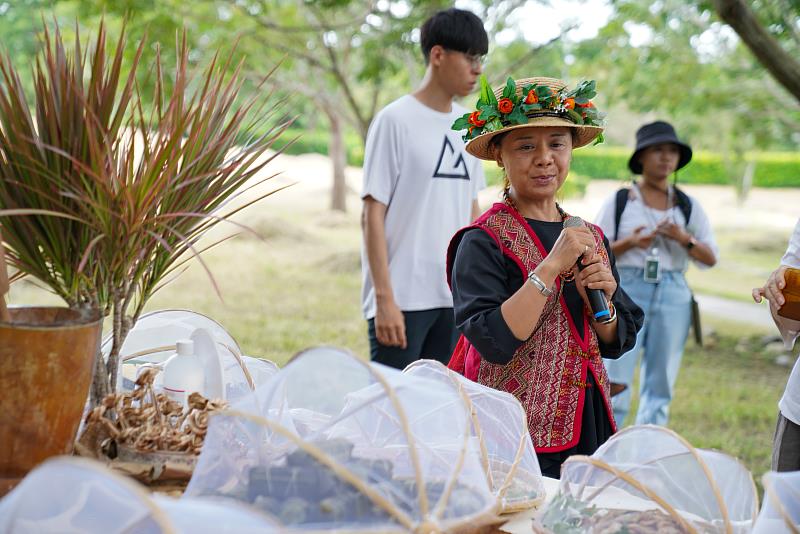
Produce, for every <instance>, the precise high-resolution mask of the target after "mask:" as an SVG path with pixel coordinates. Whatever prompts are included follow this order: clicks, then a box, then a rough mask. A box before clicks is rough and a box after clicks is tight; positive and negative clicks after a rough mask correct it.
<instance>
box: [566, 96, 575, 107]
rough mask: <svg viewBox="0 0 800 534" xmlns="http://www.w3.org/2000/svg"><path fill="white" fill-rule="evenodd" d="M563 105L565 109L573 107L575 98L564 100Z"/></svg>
mask: <svg viewBox="0 0 800 534" xmlns="http://www.w3.org/2000/svg"><path fill="white" fill-rule="evenodd" d="M564 107H565V108H566V109H575V99H574V98H572V97H570V98H567V99H566V100H564Z"/></svg>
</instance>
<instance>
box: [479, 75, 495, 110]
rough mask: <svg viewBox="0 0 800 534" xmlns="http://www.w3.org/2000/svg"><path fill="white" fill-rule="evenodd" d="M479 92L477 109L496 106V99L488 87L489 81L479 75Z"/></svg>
mask: <svg viewBox="0 0 800 534" xmlns="http://www.w3.org/2000/svg"><path fill="white" fill-rule="evenodd" d="M480 80H481V91H480V98H478V106H477V107H478V108H480V107H481V106H492V105H494V106H497V98H496V97H495V96H494V93H493V92H492V88H491V87H489V81H488V80H487V79H486V76H485V75H483V74H481V78H480Z"/></svg>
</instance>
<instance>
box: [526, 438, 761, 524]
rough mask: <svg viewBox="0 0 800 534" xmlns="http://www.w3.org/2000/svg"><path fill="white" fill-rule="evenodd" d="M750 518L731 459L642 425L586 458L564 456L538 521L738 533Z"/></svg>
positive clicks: (743, 483)
mask: <svg viewBox="0 0 800 534" xmlns="http://www.w3.org/2000/svg"><path fill="white" fill-rule="evenodd" d="M757 513H758V496H757V493H756V488H755V485H754V484H753V478H752V476H751V475H750V473H749V472H748V471H747V469H745V468H744V466H742V465H741V464H740V463H739V462H738V461H737V460H736V459H734V458H732V457H730V456H728V455H725V454H723V453H720V452H717V451H709V450H702V449H695V448H694V447H692V446H691V445H690V444H689V443H688V442H687V441H686V440H685V439H683V438H682V437H680V436H679V435H677V434H676V433H675V432H673V431H671V430H669V429H667V428H664V427H658V426H653V425H642V426H634V427H629V428H626V429H625V430H622V431H621V432H618V433H617V434H615V435H614V436H612V437H611V439H609V440H608V441H607V442H606V443H605V444H603V445H602V446H601V447H600V448H599V449H597V451H596V452H595V453H594V454H593V455H592V456H591V457H589V456H572V457H570V458H568V459H567V461H566V462H564V465H563V467H562V471H561V482H560V486H559V494H558V495H556V496H555V497H554V498H553V500H552V501H551V502H550V503H549V504H548V508H547V510H546V511H545V513H544V515H543V518H542V520H541V523H542V525H544V527H545V528H546V529H549V530H551V531H557V532H617V531H620V532H624V531H625V529H628V530H629V531H631V532H634V531H635V532H653V533H655V532H658V533H667V532H702V533H711V532H719V533H739V532H750V530H751V529H752V527H753V521H754V520H755V518H756V514H757ZM634 526H635V529H634ZM609 529H610V530H609Z"/></svg>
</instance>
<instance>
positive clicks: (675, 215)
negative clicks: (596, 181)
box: [595, 185, 719, 272]
mask: <svg viewBox="0 0 800 534" xmlns="http://www.w3.org/2000/svg"><path fill="white" fill-rule="evenodd" d="M670 191H672V188H671V187H670ZM670 194H674V193H670ZM616 198H617V194H616V192H615V193H614V194H613V195H611V196H610V197H609V198H608V199H607V200H606V202H605V203H603V206H602V207H601V208H600V212H599V213H598V214H597V218H596V219H595V222H596V224H597V225H598V226H599V227H600V228H602V229H603V232H604V233H605V234H606V237H608V240H609V241H610V242H614V241H615V239H622V238H624V237H628V236H629V235H632V234H633V233H634V230H636V228H638V227H640V226H644V227H645V230H644V231H645V232H652V231H653V230H655V228H656V226H658V224H659V223H660V222H661V221H663V220H664V219H670V220H672V222H674V223H676V224H678V225H680V226H682V227H683V228H685V229H686V230H687V231H688V232H689V233H690V234H692V235H693V236H694V238H695V239H696V240H697V241H698V242H700V243H703V244H704V245H707V246H708V247H709V248H711V250H712V251H713V252H714V257H715V258H719V248H718V247H717V243H716V241H715V240H714V232H713V231H712V229H711V222H710V221H709V220H708V216H706V212H705V211H703V207H702V206H701V205H700V203H699V202H697V201H695V199H694V198H692V197H689V200H690V201H691V202H692V214H691V217H690V220H689V221H688V224H687V221H686V218H685V217H684V216H683V212H682V211H681V209H680V208H679V207H678V206H677V205H675V206H673V207H672V208H670V209H667V210H657V209H653V208H651V207H650V206H648V205H647V204H645V203H644V202H643V201H642V195H641V192H640V191H639V188H638V187H637V186H636V185H634V186H632V187H631V188H630V194H629V196H628V203H627V204H626V205H625V209H624V210H623V211H622V217H621V218H620V220H619V234H618V235H617V236H616V238H615V236H614V212H615V210H616ZM652 246H653V247H657V248H658V258H659V263H660V264H661V265H660V266H661V269H662V270H664V271H680V272H686V269H687V268H688V267H689V259H690V258H691V256H689V251H688V249H686V247H684V246H682V245H681V244H679V243H677V242H676V241H674V240H672V239H669V238H667V237H663V236H661V237H658V238H656V239H655V240H653V244H652ZM649 253H650V250H649V249H647V250H646V249H643V248H639V247H633V248H630V249H628V250H626V251H625V252H623V253H622V254H620V255H619V256H618V257H617V267H638V268H640V269H641V268H644V263H645V258H646V257H647V255H648V254H649ZM691 259H692V260H693V261H694V263H695V265H697V266H698V267H699V268H701V269H707V268H708V265H706V264H704V263H702V262H699V261H697V260H694V258H691Z"/></svg>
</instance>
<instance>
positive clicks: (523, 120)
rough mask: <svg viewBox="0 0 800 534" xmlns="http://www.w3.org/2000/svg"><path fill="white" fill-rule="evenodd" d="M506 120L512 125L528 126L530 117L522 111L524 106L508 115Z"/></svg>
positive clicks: (517, 107)
mask: <svg viewBox="0 0 800 534" xmlns="http://www.w3.org/2000/svg"><path fill="white" fill-rule="evenodd" d="M506 120H508V121H509V122H511V123H512V124H528V117H527V116H526V115H525V112H523V111H522V106H516V107H515V108H514V111H512V112H511V113H509V114H508V115H506Z"/></svg>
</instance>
